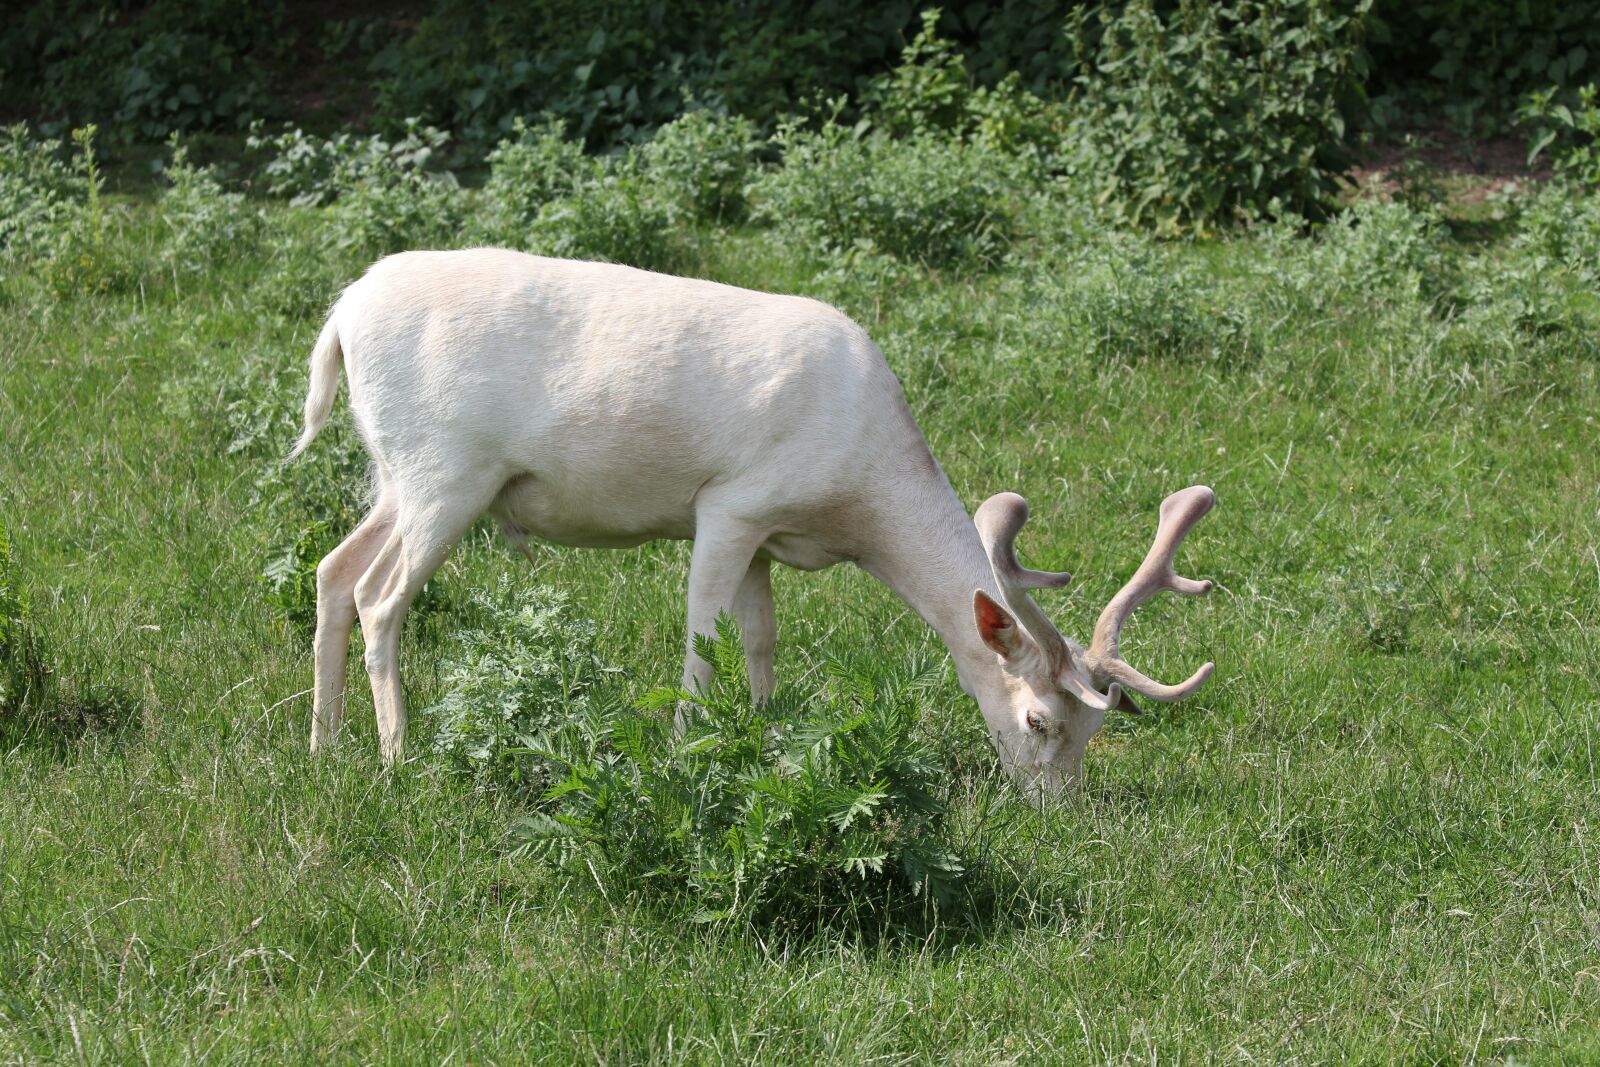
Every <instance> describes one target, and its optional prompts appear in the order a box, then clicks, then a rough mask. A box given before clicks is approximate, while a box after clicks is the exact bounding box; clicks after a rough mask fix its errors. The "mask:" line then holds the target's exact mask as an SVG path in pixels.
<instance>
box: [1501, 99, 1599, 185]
mask: <svg viewBox="0 0 1600 1067" xmlns="http://www.w3.org/2000/svg"><path fill="white" fill-rule="evenodd" d="M1596 91H1597V87H1596V86H1594V85H1585V86H1584V87H1583V88H1581V89H1579V90H1578V96H1577V100H1576V101H1575V102H1574V103H1573V105H1572V106H1570V107H1569V106H1568V105H1567V104H1564V103H1561V102H1560V101H1558V100H1557V99H1556V96H1557V92H1556V90H1555V89H1547V90H1544V91H1543V92H1537V93H1534V94H1533V95H1532V96H1531V97H1529V99H1528V102H1527V103H1526V104H1525V105H1524V106H1523V108H1522V110H1521V111H1520V113H1519V114H1520V117H1521V118H1522V120H1523V122H1525V123H1527V124H1528V125H1530V126H1532V127H1534V131H1535V132H1534V137H1533V140H1532V143H1531V144H1530V145H1529V152H1528V162H1529V164H1532V163H1533V161H1534V160H1536V159H1538V158H1539V154H1540V153H1541V152H1543V151H1545V150H1546V149H1549V150H1550V159H1551V161H1552V163H1553V164H1554V166H1555V171H1556V173H1557V174H1558V175H1560V176H1561V177H1563V178H1566V179H1568V180H1569V181H1572V182H1573V183H1575V184H1577V185H1580V186H1583V187H1585V188H1588V189H1594V190H1600V103H1597V102H1596V98H1595V94H1596Z"/></svg>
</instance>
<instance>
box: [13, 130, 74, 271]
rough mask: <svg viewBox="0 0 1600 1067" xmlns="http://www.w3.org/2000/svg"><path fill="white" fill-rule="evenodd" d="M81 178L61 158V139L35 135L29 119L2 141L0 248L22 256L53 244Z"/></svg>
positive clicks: (19, 256)
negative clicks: (30, 131)
mask: <svg viewBox="0 0 1600 1067" xmlns="http://www.w3.org/2000/svg"><path fill="white" fill-rule="evenodd" d="M80 192H81V182H80V180H79V179H78V177H77V176H76V175H75V174H74V173H73V171H72V169H71V168H70V167H68V166H67V164H66V162H65V161H64V160H63V159H62V158H61V142H60V141H57V140H35V139H34V138H33V137H32V136H31V135H30V133H29V130H28V126H27V124H26V123H18V124H17V125H14V126H9V127H7V128H6V129H5V131H4V140H3V141H0V253H9V254H10V255H13V256H16V257H18V258H24V259H25V258H28V257H29V256H31V255H36V254H38V253H39V252H40V251H42V250H43V249H45V248H46V247H48V246H49V244H50V242H51V239H52V235H54V234H55V233H56V232H57V230H58V228H59V227H60V225H61V223H62V221H63V219H64V218H65V216H66V214H67V211H68V209H69V205H70V204H71V202H72V201H73V200H74V199H75V198H77V196H78V195H79V194H80Z"/></svg>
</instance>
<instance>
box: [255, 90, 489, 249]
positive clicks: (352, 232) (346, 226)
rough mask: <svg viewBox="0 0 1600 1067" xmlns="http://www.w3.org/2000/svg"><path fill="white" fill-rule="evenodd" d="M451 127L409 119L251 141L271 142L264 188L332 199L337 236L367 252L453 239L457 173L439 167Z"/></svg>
mask: <svg viewBox="0 0 1600 1067" xmlns="http://www.w3.org/2000/svg"><path fill="white" fill-rule="evenodd" d="M449 140H450V135H449V134H447V133H444V132H443V131H441V130H436V129H433V128H432V127H429V126H423V125H422V124H421V123H420V122H419V121H418V120H416V119H408V120H407V122H406V125H405V134H404V136H402V137H400V138H398V139H397V140H393V141H390V140H387V139H385V138H383V137H377V136H373V137H352V136H351V135H349V134H340V135H338V136H337V137H333V138H327V139H324V138H318V137H313V136H310V135H308V134H306V133H305V132H303V131H301V130H299V129H287V128H286V129H284V130H283V131H281V132H279V133H278V134H276V135H271V136H268V135H266V134H265V133H263V132H262V128H261V127H260V126H259V125H257V126H254V127H252V130H251V135H250V138H249V141H248V144H249V146H250V148H251V149H253V150H258V151H259V150H270V151H272V152H273V156H272V158H271V159H269V160H268V161H267V162H266V164H265V165H264V166H263V168H262V169H263V172H264V173H265V174H266V176H267V189H268V191H269V192H271V193H273V194H274V195H278V196H288V197H289V198H290V200H291V202H292V203H295V204H300V205H304V204H328V203H331V204H332V207H331V209H330V210H329V221H330V223H331V229H332V232H333V238H334V242H335V243H336V244H337V245H338V246H339V247H341V248H348V249H359V250H361V251H362V252H363V253H365V254H367V255H368V256H377V255H383V254H386V253H389V252H397V251H401V250H403V249H407V248H417V247H437V246H442V245H450V244H453V243H455V240H456V238H457V236H458V235H459V234H460V232H461V229H462V226H463V224H464V222H465V217H466V205H465V203H464V201H463V198H462V197H461V196H460V195H459V190H458V186H457V184H456V180H455V176H454V175H453V174H451V173H449V172H448V171H444V170H441V169H439V167H438V162H439V158H440V156H441V155H442V153H443V149H444V147H445V146H446V145H447V144H448V143H449Z"/></svg>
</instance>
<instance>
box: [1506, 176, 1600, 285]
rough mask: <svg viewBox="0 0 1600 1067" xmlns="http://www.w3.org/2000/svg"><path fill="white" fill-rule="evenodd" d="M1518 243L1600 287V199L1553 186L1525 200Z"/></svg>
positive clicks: (1598, 196) (1521, 209)
mask: <svg viewBox="0 0 1600 1067" xmlns="http://www.w3.org/2000/svg"><path fill="white" fill-rule="evenodd" d="M1518 206H1519V208H1520V216H1521V217H1520V219H1519V226H1518V232H1517V236H1516V238H1515V239H1514V240H1515V243H1516V244H1517V245H1519V246H1521V247H1523V248H1527V249H1530V250H1531V251H1533V252H1534V253H1536V254H1537V255H1540V256H1543V257H1545V258H1547V259H1548V260H1551V261H1553V262H1556V263H1559V264H1561V265H1562V266H1563V267H1565V268H1566V269H1567V270H1570V271H1571V272H1572V273H1573V274H1574V275H1575V276H1577V277H1578V278H1580V279H1581V280H1583V281H1584V282H1586V283H1588V284H1590V285H1596V284H1600V195H1597V194H1593V193H1591V194H1588V195H1584V194H1583V193H1581V192H1580V191H1579V190H1577V189H1575V188H1573V187H1572V186H1570V185H1567V184H1565V183H1562V182H1552V183H1550V184H1548V185H1546V186H1545V187H1544V188H1542V189H1539V190H1537V191H1536V192H1534V193H1533V194H1531V195H1529V196H1525V197H1523V198H1522V199H1521V201H1520V203H1519V205H1518Z"/></svg>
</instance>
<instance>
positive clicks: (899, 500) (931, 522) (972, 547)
mask: <svg viewBox="0 0 1600 1067" xmlns="http://www.w3.org/2000/svg"><path fill="white" fill-rule="evenodd" d="M884 503H885V504H886V507H885V508H884V509H883V510H882V511H881V512H880V514H879V516H878V522H877V523H876V526H877V527H878V530H879V536H878V537H877V539H876V540H877V541H878V542H879V543H878V544H877V546H876V548H875V551H872V552H870V553H867V554H864V555H863V556H862V558H861V561H860V562H861V567H862V569H864V570H865V571H867V573H869V574H871V575H872V576H873V577H875V578H877V579H878V580H879V581H881V582H883V583H884V584H885V585H887V586H888V587H889V588H890V589H892V590H893V591H894V592H895V593H896V594H897V595H898V596H899V597H900V599H901V600H904V601H905V602H906V603H907V604H908V605H909V606H910V607H911V609H912V610H913V611H915V612H916V613H917V614H918V615H920V616H921V617H922V619H923V621H924V622H926V623H927V624H928V625H929V626H931V627H932V628H933V630H934V631H935V632H936V633H937V634H938V635H939V637H940V639H941V640H943V641H944V644H945V647H946V648H948V649H949V650H950V655H951V658H952V659H954V661H955V665H956V672H957V674H958V675H959V676H960V678H961V685H962V687H963V688H964V689H966V690H967V692H968V693H972V692H974V688H973V687H974V684H975V683H976V681H977V680H978V678H979V677H980V676H981V675H982V674H984V673H986V672H992V671H995V670H997V669H998V667H997V662H998V661H997V660H996V658H995V655H994V653H993V652H991V651H989V649H988V648H987V647H986V646H985V645H984V644H983V641H982V640H981V639H980V638H979V636H978V628H977V625H976V623H975V621H974V618H973V608H972V595H973V593H974V592H976V591H977V590H979V589H981V590H983V591H984V592H986V593H988V594H989V595H990V596H993V597H995V599H997V600H998V599H1000V594H999V591H998V589H997V588H996V585H995V580H994V572H993V570H992V569H991V568H990V566H989V558H988V556H987V555H986V554H985V553H984V550H983V542H982V541H980V540H979V538H978V531H977V528H976V527H975V526H973V524H972V519H971V517H970V516H969V515H968V514H967V509H966V508H965V507H963V506H962V504H961V500H960V498H959V497H957V496H956V494H955V490H954V489H952V488H951V487H950V482H949V480H948V479H947V478H946V477H945V475H944V472H943V471H942V470H940V469H938V467H937V466H934V467H933V469H932V470H931V471H929V472H927V473H926V474H924V475H921V476H919V477H915V478H901V479H897V480H896V483H895V485H894V487H893V488H892V489H890V490H889V491H888V492H887V494H886V499H885V501H884Z"/></svg>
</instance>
